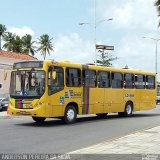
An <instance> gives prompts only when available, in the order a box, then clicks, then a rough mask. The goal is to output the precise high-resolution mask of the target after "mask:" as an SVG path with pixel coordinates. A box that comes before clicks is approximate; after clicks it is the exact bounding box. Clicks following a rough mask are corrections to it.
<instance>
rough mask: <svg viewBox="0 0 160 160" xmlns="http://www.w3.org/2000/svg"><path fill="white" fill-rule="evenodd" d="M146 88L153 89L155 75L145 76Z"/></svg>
mask: <svg viewBox="0 0 160 160" xmlns="http://www.w3.org/2000/svg"><path fill="white" fill-rule="evenodd" d="M146 88H147V89H155V77H154V76H146Z"/></svg>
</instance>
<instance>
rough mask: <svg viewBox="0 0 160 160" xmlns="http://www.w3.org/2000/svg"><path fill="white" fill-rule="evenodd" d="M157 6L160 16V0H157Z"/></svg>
mask: <svg viewBox="0 0 160 160" xmlns="http://www.w3.org/2000/svg"><path fill="white" fill-rule="evenodd" d="M155 6H156V7H157V11H158V16H160V0H156V2H155Z"/></svg>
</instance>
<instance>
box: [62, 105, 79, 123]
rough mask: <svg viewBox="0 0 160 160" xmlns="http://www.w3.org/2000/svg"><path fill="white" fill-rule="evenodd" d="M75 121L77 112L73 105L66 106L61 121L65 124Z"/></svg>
mask: <svg viewBox="0 0 160 160" xmlns="http://www.w3.org/2000/svg"><path fill="white" fill-rule="evenodd" d="M76 119H77V110H76V108H75V107H74V106H73V105H68V106H67V107H66V109H65V113H64V117H63V121H64V123H66V124H71V123H74V122H75V121H76Z"/></svg>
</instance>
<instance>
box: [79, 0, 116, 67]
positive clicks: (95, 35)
mask: <svg viewBox="0 0 160 160" xmlns="http://www.w3.org/2000/svg"><path fill="white" fill-rule="evenodd" d="M96 5H97V4H96V0H94V22H93V23H89V22H87V23H86V22H82V23H79V25H85V24H90V25H92V26H93V27H94V54H95V65H97V52H96V51H97V50H96V42H97V39H96V37H97V24H99V23H102V22H104V21H112V20H113V18H107V19H103V20H100V21H97V19H96V18H97V10H96Z"/></svg>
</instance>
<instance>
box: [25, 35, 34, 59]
mask: <svg viewBox="0 0 160 160" xmlns="http://www.w3.org/2000/svg"><path fill="white" fill-rule="evenodd" d="M34 43H35V41H32V36H31V35H30V34H26V35H25V36H23V37H22V44H23V51H22V52H23V53H26V54H29V53H31V55H32V56H34V53H35V52H36V47H35V46H33V44H34Z"/></svg>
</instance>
